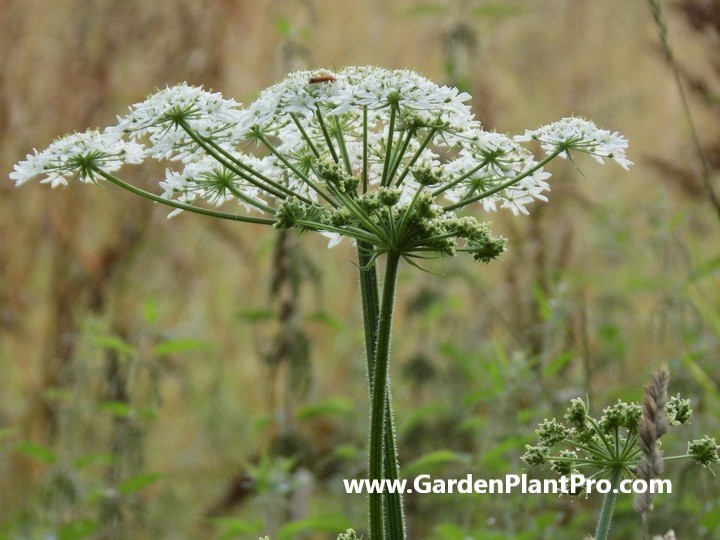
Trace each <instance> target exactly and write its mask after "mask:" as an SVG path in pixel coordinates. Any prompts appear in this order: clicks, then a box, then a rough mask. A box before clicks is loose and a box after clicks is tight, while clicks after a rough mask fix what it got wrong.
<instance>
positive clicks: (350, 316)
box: [0, 0, 720, 540]
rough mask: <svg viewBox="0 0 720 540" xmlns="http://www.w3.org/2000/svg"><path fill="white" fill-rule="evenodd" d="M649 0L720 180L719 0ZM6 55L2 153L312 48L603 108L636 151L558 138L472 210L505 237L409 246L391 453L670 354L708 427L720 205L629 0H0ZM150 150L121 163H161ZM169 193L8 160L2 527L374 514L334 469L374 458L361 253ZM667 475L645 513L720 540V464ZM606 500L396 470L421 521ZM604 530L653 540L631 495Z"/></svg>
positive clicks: (215, 529)
mask: <svg viewBox="0 0 720 540" xmlns="http://www.w3.org/2000/svg"><path fill="white" fill-rule="evenodd" d="M663 7H664V9H665V16H666V17H667V24H668V32H669V34H668V35H669V39H670V43H671V45H672V47H673V50H674V54H675V58H676V60H677V62H678V66H679V73H680V76H681V79H682V80H683V82H684V84H685V87H686V89H687V91H688V99H689V102H690V108H691V109H692V113H693V117H694V120H695V122H696V124H697V126H698V133H699V138H700V141H701V144H702V147H703V150H704V154H705V156H706V159H707V163H708V165H709V175H710V176H709V177H710V179H711V181H713V182H714V184H715V189H720V181H718V170H720V115H719V113H720V84H719V83H720V56H718V51H720V4H719V3H718V2H717V1H715V0H672V1H668V2H665V3H663ZM0 64H1V66H2V69H1V70H0V120H1V121H0V170H1V171H2V174H3V175H7V174H8V173H9V172H10V170H11V169H12V164H13V163H14V162H16V161H18V160H19V159H21V158H22V157H23V156H24V155H25V154H26V153H27V152H28V151H30V149H31V148H32V147H37V148H43V147H45V145H46V144H47V143H49V142H50V141H51V140H52V139H53V138H54V137H56V136H58V135H61V134H63V133H66V132H70V131H73V130H84V129H85V128H86V127H94V126H101V127H102V126H105V125H108V124H110V123H113V121H114V117H115V115H116V114H124V112H125V110H126V107H127V106H128V105H129V104H131V103H134V102H137V101H140V100H142V99H143V98H144V97H145V95H147V94H148V93H149V92H151V91H152V90H154V89H156V88H162V87H165V86H166V85H173V84H175V83H176V82H180V81H188V82H189V83H191V84H202V85H205V87H206V88H212V89H213V90H217V91H221V92H223V94H225V95H226V96H231V97H234V98H236V99H237V100H239V101H245V102H249V101H251V100H252V99H253V98H254V96H255V95H256V93H257V92H258V91H259V90H261V89H262V88H264V87H266V86H268V85H270V84H272V83H273V82H275V81H276V80H278V79H279V78H281V77H282V76H283V74H284V73H286V72H287V71H288V70H291V69H297V68H302V67H311V68H312V67H329V68H340V67H342V66H345V65H349V64H375V65H382V66H386V67H391V68H410V69H415V70H418V71H420V72H421V73H423V74H425V75H427V76H429V77H430V78H431V79H433V80H434V81H436V82H440V83H446V84H453V85H457V86H460V87H461V88H462V89H463V90H467V91H469V92H470V93H471V94H472V95H473V98H474V100H473V107H474V109H475V110H476V112H477V116H478V117H479V118H480V119H481V121H482V122H483V123H484V124H485V125H486V127H487V128H495V129H497V130H498V131H502V132H511V133H518V132H522V131H524V129H526V128H533V127H536V126H538V125H540V124H544V123H548V122H550V121H552V120H555V119H558V118H560V117H562V116H565V115H570V114H575V115H582V116H586V117H588V118H590V119H592V120H594V121H596V122H597V123H598V125H599V126H601V127H604V128H607V129H611V130H617V131H620V132H621V133H622V134H624V135H625V136H627V137H628V138H629V140H630V141H631V146H630V151H629V154H628V155H629V157H630V158H631V159H633V160H634V161H635V162H636V166H635V167H634V168H633V169H632V170H631V172H630V173H625V172H620V171H619V170H618V169H617V167H614V166H612V165H609V166H607V167H602V168H600V167H597V166H595V164H594V163H593V162H592V161H591V160H580V162H579V165H580V167H581V169H583V171H584V172H585V173H586V175H587V178H584V177H582V176H581V175H579V174H578V173H577V171H575V170H574V169H573V167H572V165H571V164H569V163H567V162H563V163H555V164H553V168H552V170H553V173H554V183H553V191H552V193H551V194H550V202H549V203H547V204H536V205H535V206H534V207H533V208H532V215H531V216H524V217H519V218H513V217H512V216H508V215H506V214H502V213H500V214H497V215H492V216H489V217H488V218H489V219H492V220H493V221H494V231H495V232H496V233H499V234H502V235H503V236H506V237H508V239H509V242H508V252H507V253H506V254H505V255H504V256H503V257H502V259H501V260H500V261H497V262H494V263H493V264H491V265H489V266H485V265H481V264H478V263H473V262H472V261H471V260H465V259H463V258H462V257H459V258H457V259H454V260H443V261H438V262H434V263H432V264H430V265H428V266H429V269H430V270H432V271H433V272H436V273H439V274H441V276H436V275H430V274H423V273H421V272H417V271H415V270H412V271H411V270H410V269H408V268H406V269H405V270H404V271H403V272H402V273H401V277H400V298H399V310H398V317H397V319H396V323H395V331H396V333H395V338H394V348H393V359H392V362H393V366H392V369H393V373H394V387H393V389H394V395H395V404H396V413H397V422H396V423H397V426H398V430H399V438H400V449H401V462H402V464H403V465H404V467H405V468H404V474H405V476H407V477H412V476H414V475H415V474H419V473H424V472H427V473H431V474H433V475H435V476H447V477H464V475H466V474H467V473H468V472H471V473H473V474H474V475H475V476H476V477H478V478H482V477H485V478H489V477H494V476H502V475H504V474H507V473H522V472H525V470H524V464H523V463H522V462H521V461H520V460H519V456H520V455H521V454H522V453H523V452H524V445H525V444H526V443H529V442H531V441H532V440H533V439H534V435H533V430H534V428H535V426H536V425H537V423H538V422H539V421H542V419H543V418H544V417H552V416H560V415H561V414H562V411H563V408H564V406H565V405H566V404H567V402H568V400H569V399H570V398H572V397H577V396H588V397H589V399H590V402H591V406H592V408H593V410H594V411H595V412H599V411H600V410H601V409H602V407H604V406H607V405H608V404H610V403H613V402H614V401H615V400H616V399H618V398H623V399H639V398H640V397H641V395H642V388H643V386H644V384H645V382H646V380H647V379H648V376H649V374H650V373H651V371H652V369H653V368H654V367H656V366H657V365H659V364H660V363H662V362H667V363H668V364H669V366H670V370H671V373H672V380H671V387H670V390H671V392H672V393H675V392H678V391H679V392H682V393H683V394H685V395H686V397H691V398H692V402H693V405H694V407H695V411H696V416H695V419H694V422H693V424H692V425H691V426H690V427H686V428H682V429H676V430H674V431H673V432H671V433H670V434H669V435H667V436H666V437H665V438H664V441H665V442H664V448H665V450H666V452H669V453H683V452H684V451H685V446H684V444H685V443H684V442H683V441H686V440H688V439H690V438H693V437H694V436H699V434H701V433H705V432H707V433H709V434H710V435H711V436H716V437H717V436H719V435H720V393H719V391H718V386H719V385H720V367H719V365H720V364H719V362H718V359H719V357H720V356H719V352H720V250H719V249H718V246H719V245H720V243H719V242H718V238H720V236H719V235H718V232H719V231H720V221H719V220H718V216H719V214H718V212H717V209H716V208H714V207H713V205H712V204H711V202H710V201H709V197H708V192H707V190H706V185H705V184H704V183H703V168H702V165H701V162H700V161H699V160H698V157H697V154H696V151H695V149H694V147H693V145H692V137H691V132H690V130H689V128H688V123H687V121H686V117H685V113H684V112H683V108H682V106H681V101H680V98H679V93H678V88H677V86H676V85H675V83H674V79H673V74H672V70H671V69H670V67H669V64H668V62H667V60H666V58H665V56H664V54H663V51H662V48H661V45H660V39H659V37H658V26H657V24H656V23H655V22H654V21H653V18H652V16H651V11H650V9H649V7H648V4H647V2H644V1H640V0H638V1H634V2H627V1H626V0H604V1H602V2H597V1H592V0H526V1H513V0H488V1H485V0H456V1H453V0H436V1H430V2H414V1H411V0H392V1H387V0H385V1H380V0H370V1H368V2H337V1H331V0H265V1H249V0H214V1H213V2H206V3H201V2H197V1H194V0H158V1H155V2H142V1H139V0H123V1H122V2H117V1H110V0H64V1H62V2H47V1H39V0H22V1H18V0H0ZM162 174H163V171H162V170H154V171H153V170H148V168H147V167H145V168H142V169H141V170H140V169H137V170H134V169H132V168H128V169H127V170H126V171H125V178H126V179H128V180H132V181H133V182H136V183H138V184H140V185H144V186H146V187H148V188H149V189H153V188H152V186H153V185H156V184H155V182H156V181H157V180H158V179H159V178H160V177H161V176H162ZM154 189H157V188H156V187H155V188H154ZM167 213H168V211H167V209H165V208H160V207H157V206H156V205H152V204H151V203H149V202H147V201H144V200H140V199H138V198H136V197H134V196H132V195H129V194H126V193H123V192H121V191H120V190H118V189H116V188H114V187H112V186H104V185H103V186H102V187H99V188H88V187H86V186H79V185H71V186H70V187H68V188H67V189H57V190H54V191H51V190H50V189H48V188H46V187H40V186H37V185H29V186H24V187H23V188H22V189H15V188H14V187H13V186H12V183H11V182H10V181H5V182H0V537H8V538H28V539H35V538H59V539H75V538H101V539H119V538H138V539H146V538H147V539H151V538H152V539H155V538H257V536H258V535H264V534H270V535H271V537H272V538H280V539H283V538H287V539H291V538H335V536H336V535H337V533H338V532H340V531H341V530H344V529H345V528H346V527H349V526H353V527H355V528H356V529H357V530H359V531H363V530H364V528H365V497H364V496H362V495H346V494H344V491H343V490H342V483H341V479H342V478H351V477H362V476H363V475H364V467H365V459H366V456H365V449H364V444H365V443H364V440H365V436H366V430H367V397H366V379H365V373H364V370H365V368H364V365H365V363H364V360H363V340H362V334H361V331H362V324H361V320H360V313H359V307H358V304H359V293H358V285H357V282H356V277H355V276H356V274H355V267H354V266H353V263H352V260H353V251H352V248H351V247H350V246H349V245H341V246H339V247H337V248H335V249H334V250H332V251H328V250H327V249H326V245H325V244H326V241H325V240H324V239H322V238H315V237H311V236H304V237H301V238H300V239H297V238H296V236H295V235H294V234H285V235H278V234H277V233H275V232H273V231H271V230H269V229H266V228H261V227H254V226H247V225H242V226H237V225H232V224H226V223H219V222H218V221H215V220H210V219H206V218H203V217H201V216H194V215H181V216H179V217H176V218H174V219H172V220H170V221H168V220H167V219H166V215H167ZM531 474H532V475H538V474H539V475H542V474H544V473H543V472H538V471H531ZM667 475H668V476H669V477H670V478H672V479H673V480H674V482H675V484H674V487H675V492H674V493H673V494H672V495H661V496H659V497H658V498H657V499H656V510H655V512H654V515H653V521H652V529H653V531H654V532H655V533H664V532H665V531H667V530H668V529H670V528H674V529H675V530H676V532H677V533H678V537H679V538H698V539H700V538H705V539H710V538H718V537H720V536H719V535H720V498H719V497H720V490H719V489H718V484H717V481H716V480H715V479H713V478H712V476H711V475H710V474H709V472H708V471H702V470H699V468H698V467H696V466H693V465H679V464H672V465H669V466H668V467H667ZM599 503H600V501H599V499H596V498H595V497H590V498H589V499H580V500H572V499H570V498H558V497H556V496H550V495H548V496H522V495H515V494H513V495H499V496H487V495H424V496H410V497H409V498H408V501H407V504H408V513H409V522H410V538H413V539H415V538H418V539H419V538H430V539H446V540H455V539H463V538H475V539H491V538H514V539H535V538H547V539H550V538H552V539H563V538H580V537H582V535H583V534H584V533H587V532H590V531H592V530H593V523H594V519H595V516H596V513H597V509H598V507H599ZM333 533H334V534H333ZM614 533H615V534H614V537H616V538H639V537H640V526H639V517H638V516H637V515H636V514H635V513H634V512H633V509H632V499H631V497H630V496H625V497H621V499H620V501H619V504H618V510H617V514H616V520H615V529H614Z"/></svg>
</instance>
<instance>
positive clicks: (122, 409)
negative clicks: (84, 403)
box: [97, 401, 133, 418]
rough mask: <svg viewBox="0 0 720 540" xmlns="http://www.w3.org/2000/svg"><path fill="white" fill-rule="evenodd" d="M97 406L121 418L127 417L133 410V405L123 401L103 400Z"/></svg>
mask: <svg viewBox="0 0 720 540" xmlns="http://www.w3.org/2000/svg"><path fill="white" fill-rule="evenodd" d="M97 407H98V409H100V410H101V411H107V412H109V413H112V414H113V415H115V416H118V417H120V418H127V417H128V416H130V414H132V412H133V409H132V407H130V405H128V404H127V403H124V402H122V401H101V402H100V403H98V406H97Z"/></svg>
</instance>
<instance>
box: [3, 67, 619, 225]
mask: <svg viewBox="0 0 720 540" xmlns="http://www.w3.org/2000/svg"><path fill="white" fill-rule="evenodd" d="M469 99H470V96H469V95H468V94H466V93H461V92H459V91H458V90H457V89H456V88H452V87H447V86H439V85H437V84H435V83H433V82H431V81H430V80H428V79H426V78H425V77H423V76H421V75H419V74H417V73H415V72H412V71H407V70H395V71H391V70H387V69H383V68H377V67H349V68H345V69H343V70H341V71H338V72H330V71H326V70H318V71H298V72H295V73H291V74H290V75H288V76H287V77H286V78H285V79H284V80H283V81H281V82H280V83H278V84H276V85H274V86H272V87H270V88H268V89H266V90H264V91H263V92H261V93H260V95H259V97H258V98H257V100H256V101H255V102H253V103H252V104H250V105H249V106H248V107H245V108H244V107H242V106H241V105H239V104H238V103H236V102H235V101H234V100H231V99H225V98H223V97H222V96H221V95H220V94H218V93H212V92H208V91H205V90H203V89H202V88H197V87H192V86H189V85H187V84H180V85H177V86H174V87H172V88H166V89H164V90H161V91H159V92H157V93H156V94H153V95H151V96H150V97H148V98H147V99H146V100H145V101H143V102H141V103H138V104H136V105H134V106H132V107H131V108H130V113H129V114H128V115H127V116H125V117H119V118H118V123H117V125H115V126H112V127H109V128H107V129H106V130H105V132H104V133H99V132H97V131H88V132H86V133H82V134H75V135H70V136H67V137H64V138H62V139H59V140H57V141H56V142H54V143H53V144H52V145H51V146H50V147H49V148H48V149H47V150H44V151H43V152H39V153H38V152H35V154H31V155H28V156H27V158H26V159H25V160H24V161H22V162H20V163H18V164H17V165H16V166H15V171H14V172H13V173H12V174H11V175H10V177H11V178H12V179H13V180H15V181H16V183H17V184H22V183H24V182H26V181H27V180H29V179H31V178H33V177H35V176H42V175H45V176H46V178H45V180H44V181H45V182H50V183H51V185H53V186H56V185H61V184H62V185H64V184H66V183H67V181H68V180H69V179H71V178H74V177H78V178H79V179H80V180H82V181H87V180H96V179H97V178H102V177H105V178H109V175H110V173H112V172H114V171H116V170H117V169H118V168H119V167H120V166H121V165H123V164H124V163H139V162H140V161H142V159H144V158H154V159H162V160H169V161H170V162H176V163H177V164H179V167H178V165H172V166H171V168H169V169H168V171H167V173H166V177H165V180H164V181H162V182H160V186H161V188H162V189H163V197H164V198H165V199H167V200H168V201H170V200H171V199H173V198H175V199H176V200H177V201H179V202H181V203H183V204H184V205H185V204H192V203H194V202H195V201H198V200H204V201H206V202H209V203H211V204H214V205H219V204H222V203H224V202H226V201H228V200H231V199H239V200H240V202H241V203H242V204H243V205H244V207H245V208H246V210H253V211H257V212H260V213H270V214H272V213H274V212H276V211H277V210H278V209H279V208H280V207H281V206H282V204H283V203H284V201H286V200H288V199H290V198H293V197H294V198H297V199H298V200H299V201H301V202H302V203H303V204H308V205H327V206H329V207H333V208H335V209H337V208H338V207H340V206H343V204H344V203H343V197H342V193H344V192H346V191H347V190H351V191H353V190H354V192H353V193H351V194H348V193H346V194H347V195H348V196H350V197H351V198H352V197H357V196H362V195H363V194H366V193H369V192H372V191H374V190H377V189H379V188H384V189H393V190H398V192H399V203H400V204H406V205H407V204H410V203H411V201H414V200H416V199H417V196H418V193H420V192H424V193H425V192H427V193H431V194H432V196H433V197H434V200H435V204H436V205H439V207H441V208H442V209H443V211H446V212H448V213H452V212H454V211H456V210H459V209H462V208H464V207H466V206H469V205H471V204H472V203H475V202H479V203H480V204H482V206H483V208H484V209H485V210H495V209H496V208H497V207H498V206H500V207H506V208H509V209H510V210H511V211H513V212H514V213H516V214H517V213H521V212H522V213H526V212H527V210H526V208H525V207H526V205H527V204H529V203H530V202H532V201H533V200H546V198H545V195H544V193H545V192H546V191H548V190H549V186H548V183H547V179H548V177H549V174H548V173H547V172H546V171H544V169H543V166H544V164H545V163H546V162H547V161H549V160H550V159H552V158H554V157H555V156H557V155H560V156H563V157H567V156H569V155H570V154H571V152H584V153H587V154H590V155H592V156H593V157H595V158H596V159H597V160H598V161H601V162H602V161H603V159H604V158H609V159H612V160H614V161H616V162H617V163H619V164H620V165H621V166H622V167H624V168H627V167H628V166H629V165H631V162H630V161H629V160H628V159H627V158H626V157H625V148H626V147H627V140H626V139H625V138H624V137H622V136H620V135H619V134H617V133H611V132H609V131H605V130H601V129H598V128H597V127H596V126H595V125H594V124H593V123H592V122H589V121H587V120H583V119H579V118H564V119H562V120H560V121H558V122H555V123H553V124H550V125H548V126H544V127H541V128H539V129H536V130H534V131H527V132H526V133H525V134H524V135H521V136H516V137H509V136H506V135H502V134H499V133H494V132H487V131H484V130H483V129H482V127H481V125H480V123H479V122H478V121H477V120H476V119H475V118H474V115H473V113H472V111H471V109H470V107H469V105H468V104H467V102H468V100H469ZM533 140H537V141H539V142H540V144H541V146H542V148H543V149H544V150H545V151H546V152H547V153H548V154H549V156H547V157H546V158H545V159H543V160H536V158H535V156H534V155H533V154H532V153H531V152H530V151H529V150H528V149H527V148H526V147H525V146H524V145H523V143H526V142H529V141H533ZM328 165H332V166H333V167H335V168H336V169H337V170H338V171H339V172H338V174H339V175H340V176H338V174H335V173H333V175H331V177H329V176H328V172H327V171H328V170H329V169H328ZM341 177H342V178H341ZM350 180H354V181H355V184H353V182H352V181H350Z"/></svg>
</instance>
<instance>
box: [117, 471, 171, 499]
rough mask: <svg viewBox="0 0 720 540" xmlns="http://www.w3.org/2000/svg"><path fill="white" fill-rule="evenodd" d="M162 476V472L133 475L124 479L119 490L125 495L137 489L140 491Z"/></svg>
mask: <svg viewBox="0 0 720 540" xmlns="http://www.w3.org/2000/svg"><path fill="white" fill-rule="evenodd" d="M161 477H162V474H160V473H140V474H136V475H135V476H131V477H130V478H128V479H127V480H125V481H123V482H122V483H121V484H120V486H119V490H120V493H122V494H123V495H129V494H131V493H135V492H137V491H140V490H142V489H145V488H146V487H148V486H151V485H152V484H154V483H155V482H157V481H158V480H159V479H160V478H161Z"/></svg>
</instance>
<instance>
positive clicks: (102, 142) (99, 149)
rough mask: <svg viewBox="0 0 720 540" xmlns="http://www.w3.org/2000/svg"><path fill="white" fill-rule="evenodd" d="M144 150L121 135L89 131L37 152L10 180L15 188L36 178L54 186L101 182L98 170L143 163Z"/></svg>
mask: <svg viewBox="0 0 720 540" xmlns="http://www.w3.org/2000/svg"><path fill="white" fill-rule="evenodd" d="M143 155H144V150H143V147H142V146H141V145H139V144H137V143H135V142H132V141H130V142H125V141H123V140H122V139H120V137H119V136H118V135H117V134H113V133H99V132H98V131H94V130H92V131H86V132H84V133H73V134H71V135H66V136H64V137H61V138H59V139H57V140H55V141H54V142H53V143H52V144H51V145H50V146H48V147H47V148H46V149H45V150H43V151H42V152H38V151H37V150H35V152H34V153H33V154H28V155H27V156H26V157H25V159H24V160H23V161H21V162H19V163H17V164H16V165H15V169H14V171H13V172H12V173H10V178H11V179H12V180H14V181H15V185H18V186H19V185H20V184H24V183H25V182H27V181H28V180H31V179H32V178H35V177H36V176H44V177H45V178H43V179H42V180H41V183H49V184H50V185H51V186H52V187H56V186H60V185H62V186H65V185H67V183H68V180H71V179H73V178H78V179H79V180H80V181H82V182H91V181H95V180H97V175H96V174H95V172H96V171H98V170H102V171H106V172H112V171H116V170H118V169H120V167H122V166H123V165H124V164H125V163H141V162H142V159H143Z"/></svg>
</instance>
